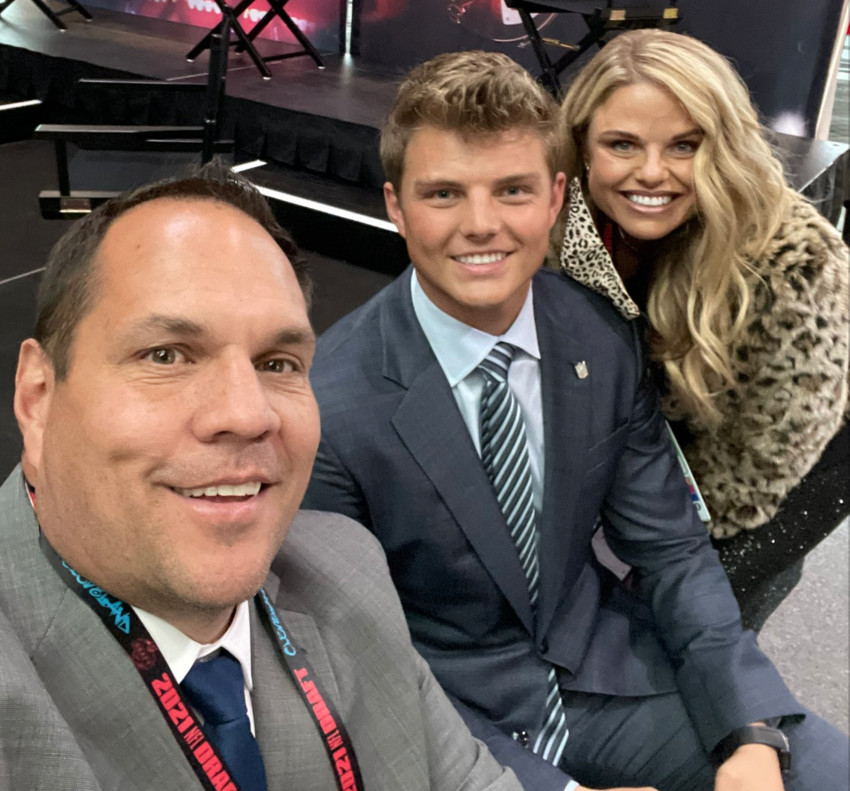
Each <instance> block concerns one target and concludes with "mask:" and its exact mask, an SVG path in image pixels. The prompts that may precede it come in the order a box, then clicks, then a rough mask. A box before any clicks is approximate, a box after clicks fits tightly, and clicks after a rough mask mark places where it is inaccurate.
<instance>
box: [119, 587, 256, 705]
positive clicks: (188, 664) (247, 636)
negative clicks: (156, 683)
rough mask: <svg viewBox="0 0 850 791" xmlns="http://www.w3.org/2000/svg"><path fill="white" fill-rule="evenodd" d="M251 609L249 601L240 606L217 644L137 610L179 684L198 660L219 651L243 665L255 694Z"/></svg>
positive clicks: (244, 674)
mask: <svg viewBox="0 0 850 791" xmlns="http://www.w3.org/2000/svg"><path fill="white" fill-rule="evenodd" d="M249 606H250V604H249V602H248V601H243V602H242V603H241V604H239V605H237V607H236V610H235V612H234V613H233V619H232V620H231V621H230V626H228V627H227V631H226V632H225V633H224V634H223V635H222V636H221V637H219V638H218V640H216V641H215V642H214V643H203V644H202V643H198V642H195V641H194V640H193V639H192V638H191V637H187V636H186V635H185V634H183V632H181V631H180V630H179V629H177V628H176V627H175V626H172V625H171V624H170V623H168V621H164V620H163V619H162V618H160V617H159V616H157V615H153V614H152V613H149V612H146V611H145V610H142V609H139V608H138V607H134V608H133V609H134V610H135V612H136V615H138V616H139V619H140V620H141V622H142V623H143V624H144V625H145V628H146V629H147V630H148V632H149V633H150V636H151V637H152V638H153V639H154V642H155V643H156V644H157V646H158V647H159V650H160V651H161V652H162V656H163V657H164V658H165V661H166V662H167V663H168V667H169V668H171V672H172V673H173V674H174V678H175V680H176V681H177V683H178V684H179V683H181V682H182V681H183V679H184V678H186V675H187V674H188V673H189V671H190V670H191V669H192V665H194V664H195V662H196V661H197V660H198V659H201V658H203V657H205V656H209V655H210V654H212V653H215V652H216V651H218V650H219V649H225V650H227V651H228V652H229V653H231V654H232V655H233V656H234V657H235V658H236V660H237V661H238V662H239V664H240V665H241V666H242V675H243V676H244V677H245V686H246V687H247V688H248V691H249V692H251V691H252V690H253V688H254V680H253V676H252V674H251V617H250V610H249Z"/></svg>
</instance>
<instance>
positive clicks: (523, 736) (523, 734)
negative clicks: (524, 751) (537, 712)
mask: <svg viewBox="0 0 850 791" xmlns="http://www.w3.org/2000/svg"><path fill="white" fill-rule="evenodd" d="M529 738H530V737H529V735H528V731H518V732H517V731H515V732H514V741H515V742H516V743H517V744H519V746H520V747H528V741H529Z"/></svg>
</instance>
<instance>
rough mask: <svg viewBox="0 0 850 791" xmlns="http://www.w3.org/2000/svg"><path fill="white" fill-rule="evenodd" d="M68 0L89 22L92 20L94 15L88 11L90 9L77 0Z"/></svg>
mask: <svg viewBox="0 0 850 791" xmlns="http://www.w3.org/2000/svg"><path fill="white" fill-rule="evenodd" d="M67 2H68V3H69V4H70V5H71V6H73V8H74V10H75V11H77V12H78V13H79V14H81V15H82V16H83V17H84V18H85V19H86V20H87V21H88V22H91V21H92V19H94V17H93V16H92V15H91V14H90V13H89V12H88V9H87V8H86V7H85V6H83V5H82V4H80V3H78V2H77V0H67Z"/></svg>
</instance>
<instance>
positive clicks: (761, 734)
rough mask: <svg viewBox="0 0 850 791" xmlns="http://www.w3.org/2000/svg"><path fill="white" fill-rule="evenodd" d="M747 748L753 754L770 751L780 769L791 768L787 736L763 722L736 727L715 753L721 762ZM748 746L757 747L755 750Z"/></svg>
mask: <svg viewBox="0 0 850 791" xmlns="http://www.w3.org/2000/svg"><path fill="white" fill-rule="evenodd" d="M744 748H748V749H747V751H746V752H747V753H748V754H751V755H753V756H756V755H758V754H759V753H764V754H766V752H767V751H768V750H769V751H771V752H772V753H773V754H774V756H775V758H776V760H777V761H778V762H779V767H780V769H782V771H787V770H789V769H790V768H791V747H790V745H789V743H788V738H787V737H786V736H785V734H784V733H782V731H780V730H779V729H778V728H769V727H768V726H766V725H763V724H760V723H759V724H756V725H748V726H747V727H746V728H738V729H737V730H735V731H732V733H730V734H729V735H728V736H727V737H726V738H725V739H724V740H723V741H722V742H721V743H720V745H718V748H717V755H718V758H719V759H720V761H721V762H723V761H726V760H727V759H728V758H730V757H731V756H732V755H733V754H734V753H737V752H738V751H739V750H743V749H744ZM749 748H758V749H757V750H753V749H749Z"/></svg>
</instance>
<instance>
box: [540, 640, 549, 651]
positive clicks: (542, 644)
mask: <svg viewBox="0 0 850 791" xmlns="http://www.w3.org/2000/svg"><path fill="white" fill-rule="evenodd" d="M537 650H538V651H539V652H540V653H541V654H548V653H549V641H548V640H541V641H540V645H539V646H537Z"/></svg>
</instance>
